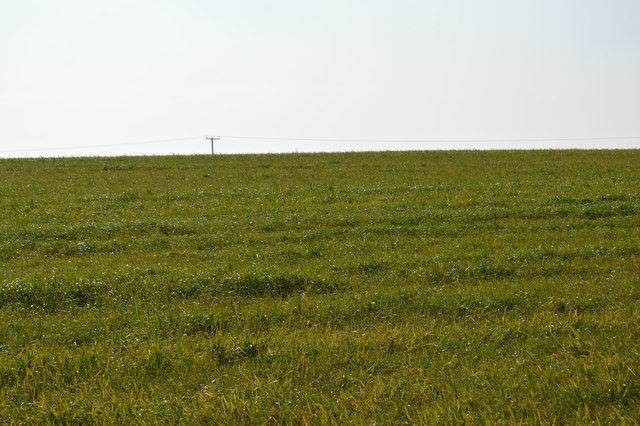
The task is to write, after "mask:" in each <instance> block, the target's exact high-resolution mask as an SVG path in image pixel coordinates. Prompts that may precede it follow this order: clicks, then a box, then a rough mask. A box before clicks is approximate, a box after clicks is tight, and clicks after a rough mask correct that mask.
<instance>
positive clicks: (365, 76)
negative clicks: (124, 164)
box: [0, 0, 640, 157]
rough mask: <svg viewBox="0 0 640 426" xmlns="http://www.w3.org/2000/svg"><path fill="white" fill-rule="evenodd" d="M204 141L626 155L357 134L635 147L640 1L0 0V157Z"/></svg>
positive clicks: (167, 148) (223, 145) (156, 149)
mask: <svg viewBox="0 0 640 426" xmlns="http://www.w3.org/2000/svg"><path fill="white" fill-rule="evenodd" d="M206 135H223V138H222V140H221V141H220V142H219V143H217V145H216V150H217V151H218V152H220V153H235V152H292V151H343V150H349V151H350V150H374V149H375V150H394V149H443V148H451V149H473V148H528V147H535V148H539V147H554V148H563V147H582V148H593V147H601V148H614V147H636V148H638V147H640V138H638V139H614V140H589V141H587V140H585V141H578V140H568V141H567V140H565V141H560V140H558V141H506V142H505V141H493V142H404V143H400V142H366V141H361V140H370V139H375V140H394V141H396V140H413V141H416V140H427V141H433V140H460V139H462V140H467V139H482V140H486V139H490V140H496V139H498V140H502V139H553V138H559V139H565V138H605V137H612V136H617V137H625V136H640V1H638V0H484V1H478V0H439V1H435V0H421V1H418V0H415V1H412V0H393V1H391V0H385V1H382V0H323V1H306V0H290V1H285V0H271V1H266V0H261V1H258V0H236V1H229V0H226V1H215V0H210V1H204V0H180V1H178V0H174V1H165V0H126V1H124V0H122V1H120V0H109V1H106V0H102V1H91V0H77V1H71V0H55V1H54V0H50V1H45V0H40V1H38V0H20V1H17V0H0V156H2V157H21V156H33V157H40V156H57V155H65V156H67V155H69V156H80V155H122V154H146V155H151V154H170V153H177V154H192V153H207V152H209V150H210V145H209V144H208V142H207V141H206V140H205V139H204V136H206ZM224 136H226V137H224ZM229 136H257V137H270V138H293V139H295V138H304V139H351V140H356V141H350V142H349V141H341V142H333V141H330V140H329V141H328V140H324V141H303V140H290V141H287V140H253V139H235V138H231V137H229ZM167 139H180V140H172V141H165V140H167ZM358 140H360V141H358ZM163 141H164V142H163ZM137 142H145V143H140V144H133V143H137ZM97 145H100V146H97Z"/></svg>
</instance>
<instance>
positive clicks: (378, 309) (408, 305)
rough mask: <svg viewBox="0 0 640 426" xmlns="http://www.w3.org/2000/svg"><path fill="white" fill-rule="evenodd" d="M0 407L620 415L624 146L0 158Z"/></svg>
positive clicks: (637, 233)
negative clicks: (606, 148)
mask: <svg viewBox="0 0 640 426" xmlns="http://www.w3.org/2000/svg"><path fill="white" fill-rule="evenodd" d="M0 211H1V212H2V214H1V215H0V265H1V268H0V418H2V419H8V420H9V421H19V422H27V421H32V422H36V421H38V422H42V421H50V422H56V421H61V422H82V423H84V422H109V423H111V422H133V421H144V422H155V421H162V422H171V421H177V420H180V421H186V422H192V423H196V422H205V421H208V422H218V423H227V424H228V423H268V422H283V423H292V424H305V423H310V424H317V423H325V422H334V423H339V424H343V423H346V422H353V423H373V422H375V423H377V424H405V423H407V422H408V423H418V424H420V423H429V424H434V423H463V422H484V421H487V422H496V421H499V420H502V421H506V422H510V423H512V422H516V421H523V422H526V423H540V422H544V423H574V422H577V423H586V422H588V421H596V422H611V423H622V422H624V421H625V419H626V421H628V422H633V421H634V419H635V420H637V419H638V418H640V376H639V375H640V151H637V150H633V151H536V152H526V151H514V152H406V153H352V154H291V155H260V156H215V157H212V156H194V157H145V158H83V159H32V160H25V159H21V160H17V159H16V160H0Z"/></svg>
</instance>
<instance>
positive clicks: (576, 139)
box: [0, 135, 640, 153]
mask: <svg viewBox="0 0 640 426" xmlns="http://www.w3.org/2000/svg"><path fill="white" fill-rule="evenodd" d="M201 138H202V136H187V137H181V138H171V139H154V140H146V141H137V142H122V143H112V144H99V145H84V146H66V147H42V148H25V149H12V150H2V151H0V153H10V152H35V151H60V150H70V149H88V148H109V147H115V146H132V145H149V144H156V143H164V142H179V141H186V140H196V139H201ZM220 138H225V139H237V140H257V141H276V142H277V141H289V142H292V141H293V142H349V143H421V144H425V143H506V142H590V141H614V140H640V136H600V137H569V138H514V139H391V138H390V139H348V138H308V137H302V138H292V137H270V136H241V135H222V136H220ZM217 140H219V139H217Z"/></svg>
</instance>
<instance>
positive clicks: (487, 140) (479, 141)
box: [221, 135, 640, 143]
mask: <svg viewBox="0 0 640 426" xmlns="http://www.w3.org/2000/svg"><path fill="white" fill-rule="evenodd" d="M221 137H223V138H226V139H252V140H269V141H299V142H364V143H376V142H383V143H482V142H570V141H574V142H578V141H583V142H588V141H606V140H634V139H640V136H603V137H588V138H523V139H335V138H279V137H264V136H233V135H223V136H221Z"/></svg>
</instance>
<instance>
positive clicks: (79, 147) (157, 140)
mask: <svg viewBox="0 0 640 426" xmlns="http://www.w3.org/2000/svg"><path fill="white" fill-rule="evenodd" d="M200 138H201V137H200V136H189V137H184V138H172V139H155V140H146V141H138V142H122V143H111V144H101V145H82V146H65V147H55V148H51V147H42V148H25V149H11V150H3V151H0V152H33V151H61V150H67V149H86V148H109V147H113V146H130V145H149V144H156V143H163V142H179V141H186V140H195V139H200Z"/></svg>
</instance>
